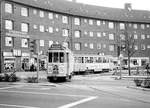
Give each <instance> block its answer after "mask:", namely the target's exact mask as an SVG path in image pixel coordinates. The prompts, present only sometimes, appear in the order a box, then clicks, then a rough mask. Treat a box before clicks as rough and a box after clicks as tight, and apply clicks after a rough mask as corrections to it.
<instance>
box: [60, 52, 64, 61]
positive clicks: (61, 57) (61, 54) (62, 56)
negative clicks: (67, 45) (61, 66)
mask: <svg viewBox="0 0 150 108" xmlns="http://www.w3.org/2000/svg"><path fill="white" fill-rule="evenodd" d="M60 63H64V53H62V52H61V53H60Z"/></svg>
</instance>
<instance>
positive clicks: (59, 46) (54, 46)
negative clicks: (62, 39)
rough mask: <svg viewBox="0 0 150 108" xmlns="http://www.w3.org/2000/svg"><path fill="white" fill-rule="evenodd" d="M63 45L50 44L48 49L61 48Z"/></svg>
mask: <svg viewBox="0 0 150 108" xmlns="http://www.w3.org/2000/svg"><path fill="white" fill-rule="evenodd" d="M63 49H64V48H63V46H62V45H61V44H52V45H51V47H50V50H63Z"/></svg>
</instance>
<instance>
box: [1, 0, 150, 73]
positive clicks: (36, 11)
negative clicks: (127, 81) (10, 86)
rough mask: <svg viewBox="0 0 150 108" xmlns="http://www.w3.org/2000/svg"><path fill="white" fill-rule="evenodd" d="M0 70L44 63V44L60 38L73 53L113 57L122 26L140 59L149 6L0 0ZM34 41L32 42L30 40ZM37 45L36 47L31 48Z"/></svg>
mask: <svg viewBox="0 0 150 108" xmlns="http://www.w3.org/2000/svg"><path fill="white" fill-rule="evenodd" d="M0 3H1V5H0V6H1V7H0V8H1V12H0V14H1V18H0V22H1V23H0V27H1V29H0V30H1V34H0V39H1V41H0V42H1V48H0V52H1V53H0V56H1V57H0V60H1V64H0V65H1V72H5V71H12V70H13V69H14V68H15V69H16V70H17V71H28V70H29V69H30V65H31V64H35V65H36V54H34V51H33V50H34V47H35V46H34V44H38V47H39V51H38V52H39V53H40V55H41V58H40V69H41V70H42V69H45V68H46V60H47V56H46V53H47V50H48V48H49V47H50V46H51V44H52V43H61V44H63V45H65V46H67V47H68V48H70V49H71V50H72V51H73V52H74V53H75V54H102V55H111V56H113V57H114V58H115V57H117V46H118V43H119V42H120V40H124V39H125V35H124V34H123V33H122V31H125V30H127V31H128V33H129V34H131V35H133V36H134V39H135V41H136V44H135V49H136V50H137V51H136V53H135V54H134V58H136V60H139V61H140V62H141V63H142V64H144V63H145V62H147V60H149V57H150V11H142V10H132V7H131V5H130V4H126V5H125V8H124V9H116V8H106V7H99V6H92V5H85V4H81V3H76V2H69V1H65V0H44V1H43V0H1V1H0ZM32 44H33V45H32ZM35 49H36V48H35ZM124 56H126V55H124Z"/></svg>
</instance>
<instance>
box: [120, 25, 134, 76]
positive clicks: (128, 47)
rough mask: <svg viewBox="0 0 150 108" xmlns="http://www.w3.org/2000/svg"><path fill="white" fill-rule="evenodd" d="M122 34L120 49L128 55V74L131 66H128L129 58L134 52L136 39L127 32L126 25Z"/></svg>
mask: <svg viewBox="0 0 150 108" xmlns="http://www.w3.org/2000/svg"><path fill="white" fill-rule="evenodd" d="M124 36H125V39H124V40H123V41H122V44H123V47H122V51H123V52H124V53H125V55H127V57H128V72H129V76H130V75H131V67H130V61H131V60H130V59H131V57H132V56H133V55H134V54H135V52H136V49H135V44H136V41H135V39H134V35H133V34H130V33H128V30H127V27H125V30H124Z"/></svg>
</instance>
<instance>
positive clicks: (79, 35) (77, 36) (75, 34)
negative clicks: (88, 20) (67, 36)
mask: <svg viewBox="0 0 150 108" xmlns="http://www.w3.org/2000/svg"><path fill="white" fill-rule="evenodd" d="M74 36H75V37H76V38H80V37H81V31H79V30H76V31H75V32H74Z"/></svg>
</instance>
